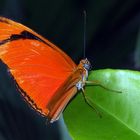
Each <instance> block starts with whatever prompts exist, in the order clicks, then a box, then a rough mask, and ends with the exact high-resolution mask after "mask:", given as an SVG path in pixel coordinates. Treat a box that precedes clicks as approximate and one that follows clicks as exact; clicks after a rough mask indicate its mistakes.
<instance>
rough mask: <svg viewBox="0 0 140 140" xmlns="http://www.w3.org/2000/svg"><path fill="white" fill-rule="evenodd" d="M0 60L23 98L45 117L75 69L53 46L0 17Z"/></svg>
mask: <svg viewBox="0 0 140 140" xmlns="http://www.w3.org/2000/svg"><path fill="white" fill-rule="evenodd" d="M0 59H1V60H2V61H3V63H5V64H6V65H7V67H8V68H9V71H10V73H11V74H12V76H13V78H14V79H15V81H16V83H17V85H18V87H19V90H20V91H21V93H22V94H23V93H24V98H25V99H26V100H27V101H28V102H29V103H30V104H31V106H32V107H33V108H35V109H37V110H39V112H41V114H43V115H48V111H50V110H48V109H47V108H46V107H47V104H49V102H50V100H51V98H52V97H54V96H55V93H56V91H57V90H58V88H59V87H61V85H62V84H63V83H64V82H65V81H66V79H67V78H68V77H69V76H70V75H71V74H72V73H73V71H74V69H75V67H76V65H75V63H74V62H73V61H72V60H71V58H70V57H69V56H67V55H66V54H65V53H64V52H63V51H61V50H60V49H59V48H58V47H56V46H55V45H54V44H52V43H50V42H49V41H48V40H46V39H44V38H43V37H41V36H40V35H38V34H37V33H35V32H34V31H32V30H31V29H29V28H27V27H25V26H23V25H21V24H19V23H16V22H14V21H11V20H9V19H6V18H0Z"/></svg>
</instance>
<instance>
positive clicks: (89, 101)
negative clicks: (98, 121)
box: [82, 88, 102, 118]
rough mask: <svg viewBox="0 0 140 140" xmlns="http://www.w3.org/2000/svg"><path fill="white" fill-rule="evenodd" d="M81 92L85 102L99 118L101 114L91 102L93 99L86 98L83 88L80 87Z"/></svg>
mask: <svg viewBox="0 0 140 140" xmlns="http://www.w3.org/2000/svg"><path fill="white" fill-rule="evenodd" d="M82 94H83V97H84V100H85V102H86V103H87V104H88V105H89V106H90V107H91V108H92V109H93V110H94V111H95V112H96V114H97V115H98V116H99V117H100V118H101V117H102V115H101V113H100V112H99V110H98V109H97V108H96V105H95V104H94V103H93V101H92V100H91V99H90V98H88V97H87V96H86V94H85V90H84V88H82Z"/></svg>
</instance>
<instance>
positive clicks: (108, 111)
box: [64, 69, 140, 140]
mask: <svg viewBox="0 0 140 140" xmlns="http://www.w3.org/2000/svg"><path fill="white" fill-rule="evenodd" d="M89 80H98V81H100V83H101V84H102V85H104V86H105V87H107V88H109V89H113V90H118V91H121V92H122V93H117V92H111V91H109V90H105V89H103V88H101V87H99V86H86V89H85V94H86V95H87V96H88V97H90V99H92V100H93V102H94V103H95V104H96V107H97V109H98V110H99V111H100V112H101V114H102V118H99V116H98V115H97V114H96V113H95V112H94V111H93V110H92V109H91V108H90V107H89V106H88V105H87V104H86V103H85V102H84V98H83V96H82V94H80V93H78V95H77V96H76V97H75V98H74V99H73V100H72V101H71V103H70V104H69V105H68V107H67V108H66V110H65V111H64V119H65V123H66V125H67V127H68V130H69V132H70V134H71V136H72V138H73V139H74V140H128V139H129V140H140V72H136V71H130V70H112V69H104V70H96V71H92V72H91V73H90V76H89Z"/></svg>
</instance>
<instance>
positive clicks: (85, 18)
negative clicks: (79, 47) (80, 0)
mask: <svg viewBox="0 0 140 140" xmlns="http://www.w3.org/2000/svg"><path fill="white" fill-rule="evenodd" d="M83 14H84V46H83V47H84V58H85V57H86V56H85V51H86V22H87V21H86V20H87V13H86V10H84V11H83Z"/></svg>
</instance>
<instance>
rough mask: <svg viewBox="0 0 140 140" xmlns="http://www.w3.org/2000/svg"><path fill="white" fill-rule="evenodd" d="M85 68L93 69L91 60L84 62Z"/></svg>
mask: <svg viewBox="0 0 140 140" xmlns="http://www.w3.org/2000/svg"><path fill="white" fill-rule="evenodd" d="M84 68H85V69H86V70H88V71H89V70H91V69H92V66H91V64H90V62H88V63H85V64H84Z"/></svg>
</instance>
